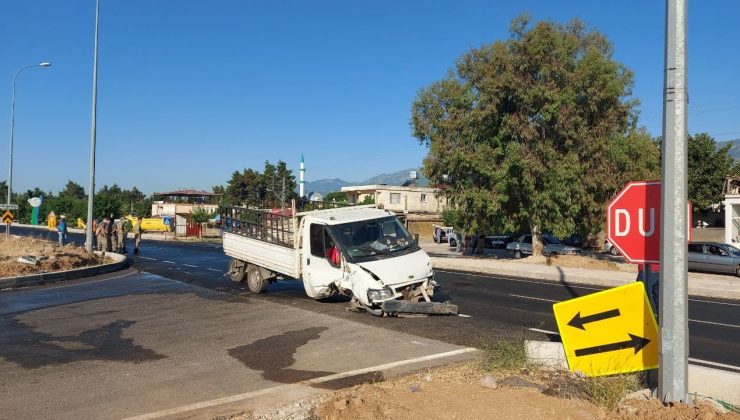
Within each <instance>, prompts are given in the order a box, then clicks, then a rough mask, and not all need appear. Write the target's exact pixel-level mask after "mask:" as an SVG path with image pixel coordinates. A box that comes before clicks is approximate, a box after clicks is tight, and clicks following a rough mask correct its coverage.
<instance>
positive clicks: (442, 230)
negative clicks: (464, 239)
mask: <svg viewBox="0 0 740 420" xmlns="http://www.w3.org/2000/svg"><path fill="white" fill-rule="evenodd" d="M454 231H455V229H454V228H451V227H447V226H435V227H434V233H433V234H432V238H433V239H434V242H435V243H438V244H441V243H443V242H447V241H448V240H449V238H450V234H451V233H453V232H454ZM450 245H452V244H450ZM452 246H454V245H452Z"/></svg>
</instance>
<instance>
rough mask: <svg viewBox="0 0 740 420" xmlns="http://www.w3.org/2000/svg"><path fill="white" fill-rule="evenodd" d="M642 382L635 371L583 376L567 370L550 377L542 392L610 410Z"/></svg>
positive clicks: (639, 386) (640, 385) (639, 387)
mask: <svg viewBox="0 0 740 420" xmlns="http://www.w3.org/2000/svg"><path fill="white" fill-rule="evenodd" d="M642 384H643V377H642V375H641V374H637V373H628V374H624V375H612V376H598V377H593V378H584V377H580V376H578V375H574V374H572V373H568V372H558V373H555V374H553V376H551V377H550V380H549V385H548V387H547V388H546V389H545V390H544V391H543V392H544V393H545V394H547V395H551V396H554V397H558V398H579V399H583V400H587V401H589V402H591V403H593V404H595V405H597V406H599V407H602V408H604V409H605V410H607V411H612V410H614V409H615V408H616V407H617V404H618V403H619V401H620V400H621V399H622V398H623V397H624V396H625V395H627V394H629V393H631V392H634V391H637V390H639V389H641V388H642Z"/></svg>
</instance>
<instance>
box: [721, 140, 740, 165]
mask: <svg viewBox="0 0 740 420" xmlns="http://www.w3.org/2000/svg"><path fill="white" fill-rule="evenodd" d="M727 143H731V144H732V146H731V147H730V151H729V152H728V154H729V155H730V156H732V158H733V159H735V161H740V139H735V140H728V141H722V142H717V149H719V148H721V147H724V146H726V145H727Z"/></svg>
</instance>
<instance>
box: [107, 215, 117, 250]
mask: <svg viewBox="0 0 740 420" xmlns="http://www.w3.org/2000/svg"><path fill="white" fill-rule="evenodd" d="M114 233H115V229H113V214H112V213H111V215H110V217H106V218H105V241H106V246H105V250H106V251H108V252H112V251H113V239H114V238H113V234H114Z"/></svg>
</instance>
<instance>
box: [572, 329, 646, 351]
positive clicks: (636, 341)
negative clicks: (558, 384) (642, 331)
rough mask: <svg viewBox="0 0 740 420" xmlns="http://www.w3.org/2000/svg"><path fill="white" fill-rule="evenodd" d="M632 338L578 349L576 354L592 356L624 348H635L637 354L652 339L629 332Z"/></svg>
mask: <svg viewBox="0 0 740 420" xmlns="http://www.w3.org/2000/svg"><path fill="white" fill-rule="evenodd" d="M628 335H629V336H630V339H629V340H627V341H620V342H618V343H610V344H602V345H600V346H594V347H586V348H585V349H578V350H576V356H590V355H592V354H598V353H606V352H610V351H617V350H624V349H630V348H633V347H634V349H635V354H637V352H638V351H640V350H642V348H643V347H645V346H647V345H648V343H649V342H650V340H648V339H647V338H644V337H640V336H637V335H634V334H628Z"/></svg>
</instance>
